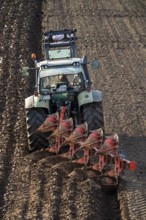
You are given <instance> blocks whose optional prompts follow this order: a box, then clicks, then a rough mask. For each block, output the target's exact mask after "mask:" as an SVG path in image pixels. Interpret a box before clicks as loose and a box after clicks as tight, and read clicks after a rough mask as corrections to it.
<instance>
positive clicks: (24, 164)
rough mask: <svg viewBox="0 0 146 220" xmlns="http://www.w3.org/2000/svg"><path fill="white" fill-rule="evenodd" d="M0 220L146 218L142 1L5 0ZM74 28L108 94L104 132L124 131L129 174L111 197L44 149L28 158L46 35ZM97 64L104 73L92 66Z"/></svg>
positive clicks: (0, 33)
mask: <svg viewBox="0 0 146 220" xmlns="http://www.w3.org/2000/svg"><path fill="white" fill-rule="evenodd" d="M0 14H1V20H0V27H1V28H0V39H1V40H0V124H1V126H0V134H1V138H0V219H2V220H7V219H10V220H23V219H24V220H32V219H37V220H41V219H44V220H64V219H66V220H67V219H69V220H71V219H77V220H97V219H98V220H100V219H101V220H118V219H123V220H125V219H126V220H131V219H134V220H135V219H138V220H144V219H146V208H145V207H146V160H145V155H146V113H145V112H146V107H145V106H146V74H145V73H146V26H145V23H146V3H145V1H144V0H111V1H108V2H107V1H105V0H98V1H94V0H88V1H84V0H73V1H72V0H58V1H57V0H54V1H52V0H44V1H41V0H27V1H24V0H9V4H7V1H6V0H1V7H0ZM62 28H76V29H77V35H78V44H77V47H78V56H83V55H87V57H88V61H89V70H90V72H91V77H92V81H93V86H94V87H95V88H98V89H100V90H101V91H102V92H103V96H104V102H103V108H104V118H105V129H106V132H107V133H118V134H119V136H120V146H121V149H123V150H124V152H125V154H126V158H128V159H129V160H134V161H136V163H137V169H136V171H134V172H130V171H126V172H125V173H124V175H123V177H122V179H123V180H122V182H121V184H120V186H119V189H118V191H117V192H116V193H111V194H105V193H103V192H102V190H101V186H100V184H99V180H98V178H95V177H92V175H89V173H88V172H87V171H86V169H85V168H84V167H83V166H81V165H77V164H75V163H72V162H69V161H67V160H66V159H63V158H61V157H60V156H49V153H48V152H47V151H46V150H42V151H37V152H34V153H31V154H30V153H29V152H28V150H27V137H26V128H25V111H24V99H25V98H26V97H28V96H30V95H31V94H33V91H34V74H33V71H32V75H31V76H30V77H29V78H23V76H22V67H24V66H30V67H33V63H32V61H31V59H30V55H31V53H33V52H35V53H36V54H37V57H38V59H39V60H40V59H43V52H42V33H43V32H44V31H47V30H49V29H62ZM95 58H98V59H99V62H100V68H99V70H98V71H93V70H92V69H91V65H90V64H91V61H92V60H94V59H95Z"/></svg>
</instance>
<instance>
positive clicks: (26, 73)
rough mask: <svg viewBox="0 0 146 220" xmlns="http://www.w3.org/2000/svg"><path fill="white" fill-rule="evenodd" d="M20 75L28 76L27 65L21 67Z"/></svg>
mask: <svg viewBox="0 0 146 220" xmlns="http://www.w3.org/2000/svg"><path fill="white" fill-rule="evenodd" d="M22 76H24V77H28V76H29V67H28V66H25V67H23V68H22Z"/></svg>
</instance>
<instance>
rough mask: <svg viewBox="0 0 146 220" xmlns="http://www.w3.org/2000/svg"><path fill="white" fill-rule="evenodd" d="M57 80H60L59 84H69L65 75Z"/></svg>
mask: <svg viewBox="0 0 146 220" xmlns="http://www.w3.org/2000/svg"><path fill="white" fill-rule="evenodd" d="M59 80H60V82H65V83H68V84H69V80H68V78H67V76H66V75H61V76H60V77H59Z"/></svg>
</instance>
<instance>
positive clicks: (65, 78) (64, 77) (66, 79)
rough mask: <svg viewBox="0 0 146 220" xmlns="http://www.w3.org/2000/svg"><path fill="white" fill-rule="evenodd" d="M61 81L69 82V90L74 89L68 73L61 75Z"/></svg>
mask: <svg viewBox="0 0 146 220" xmlns="http://www.w3.org/2000/svg"><path fill="white" fill-rule="evenodd" d="M59 79H60V82H64V83H66V84H67V87H68V90H70V89H73V86H72V85H71V83H70V81H69V80H68V78H67V75H61V76H60V78H59Z"/></svg>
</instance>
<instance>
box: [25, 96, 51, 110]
mask: <svg viewBox="0 0 146 220" xmlns="http://www.w3.org/2000/svg"><path fill="white" fill-rule="evenodd" d="M29 108H46V109H49V99H46V100H43V97H42V96H41V95H40V96H34V95H32V96H29V97H28V98H26V99H25V109H29Z"/></svg>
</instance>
